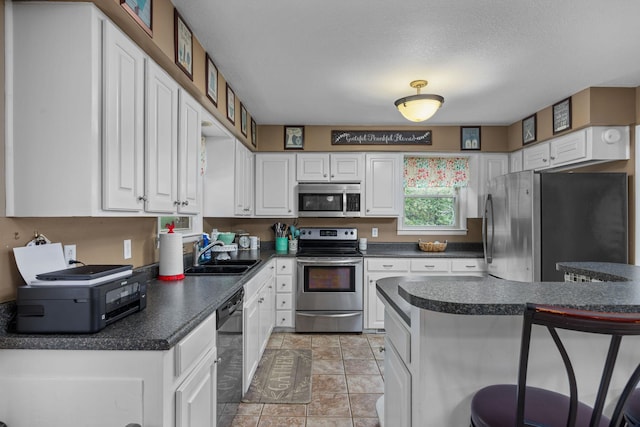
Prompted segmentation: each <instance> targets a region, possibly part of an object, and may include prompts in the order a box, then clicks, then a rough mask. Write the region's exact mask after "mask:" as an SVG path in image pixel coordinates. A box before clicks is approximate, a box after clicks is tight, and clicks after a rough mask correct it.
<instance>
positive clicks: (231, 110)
mask: <svg viewBox="0 0 640 427" xmlns="http://www.w3.org/2000/svg"><path fill="white" fill-rule="evenodd" d="M227 119H229V121H230V122H231V123H233V124H234V125H235V124H236V94H235V93H234V92H233V89H231V86H229V83H227Z"/></svg>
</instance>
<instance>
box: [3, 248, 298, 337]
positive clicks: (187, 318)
mask: <svg viewBox="0 0 640 427" xmlns="http://www.w3.org/2000/svg"><path fill="white" fill-rule="evenodd" d="M273 256H292V255H279V254H278V255H276V253H275V252H274V251H273V250H261V251H238V252H237V253H236V254H235V255H234V258H238V259H258V258H259V259H261V260H262V263H261V264H259V265H257V266H256V267H254V268H253V269H252V270H250V271H249V272H248V273H247V274H245V275H243V276H187V277H185V279H184V280H179V281H172V282H166V281H160V280H156V279H151V280H150V281H149V283H148V286H147V307H146V308H145V309H144V310H142V311H140V312H138V313H134V314H132V315H130V316H128V317H126V318H124V319H122V320H119V321H117V322H115V323H113V324H111V325H108V326H107V327H106V328H104V329H102V330H101V331H99V332H97V333H94V334H46V335H45V334H17V333H12V332H8V331H7V323H8V320H9V317H10V316H11V314H13V312H14V311H15V303H14V302H11V303H5V304H0V307H2V308H0V349H9V348H11V349H53V350H168V349H170V348H171V347H173V346H174V345H176V344H177V343H178V342H179V341H180V340H181V339H182V338H184V337H185V336H186V335H187V334H188V333H189V332H190V331H191V330H192V329H193V328H195V327H196V326H197V325H198V324H199V323H201V322H202V321H203V320H205V319H206V318H207V317H208V316H210V315H211V314H212V313H213V312H214V311H215V310H217V309H218V307H220V305H221V304H222V303H223V302H224V301H225V300H226V299H227V298H229V297H230V296H232V295H233V294H234V293H235V292H236V291H237V290H239V289H240V288H241V287H242V286H243V285H244V284H245V283H246V282H247V281H249V280H251V278H252V277H254V276H255V275H256V274H257V273H258V272H259V271H260V270H261V268H262V267H263V266H264V265H265V264H266V261H267V260H269V259H270V258H272V257H273ZM153 277H155V275H153Z"/></svg>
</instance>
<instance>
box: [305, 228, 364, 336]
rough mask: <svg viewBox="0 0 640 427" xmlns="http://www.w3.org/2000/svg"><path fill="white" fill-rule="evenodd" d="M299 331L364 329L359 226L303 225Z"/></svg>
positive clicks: (353, 330) (351, 330)
mask: <svg viewBox="0 0 640 427" xmlns="http://www.w3.org/2000/svg"><path fill="white" fill-rule="evenodd" d="M298 245H299V246H298V256H297V263H298V283H297V285H298V286H297V289H298V291H297V297H296V332H362V325H363V317H362V306H363V292H362V288H363V283H362V264H363V262H362V259H363V258H362V253H361V252H360V251H359V250H358V230H357V229H356V228H301V229H300V240H299V242H298Z"/></svg>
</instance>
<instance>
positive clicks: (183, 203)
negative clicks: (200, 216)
mask: <svg viewBox="0 0 640 427" xmlns="http://www.w3.org/2000/svg"><path fill="white" fill-rule="evenodd" d="M181 205H182V206H189V201H188V200H185V201H184V202H182V203H181Z"/></svg>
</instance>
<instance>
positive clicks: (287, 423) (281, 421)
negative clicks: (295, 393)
mask: <svg viewBox="0 0 640 427" xmlns="http://www.w3.org/2000/svg"><path fill="white" fill-rule="evenodd" d="M306 422H307V419H306V418H305V417H271V416H266V417H265V416H262V417H260V422H259V423H258V427H305V424H306Z"/></svg>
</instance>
